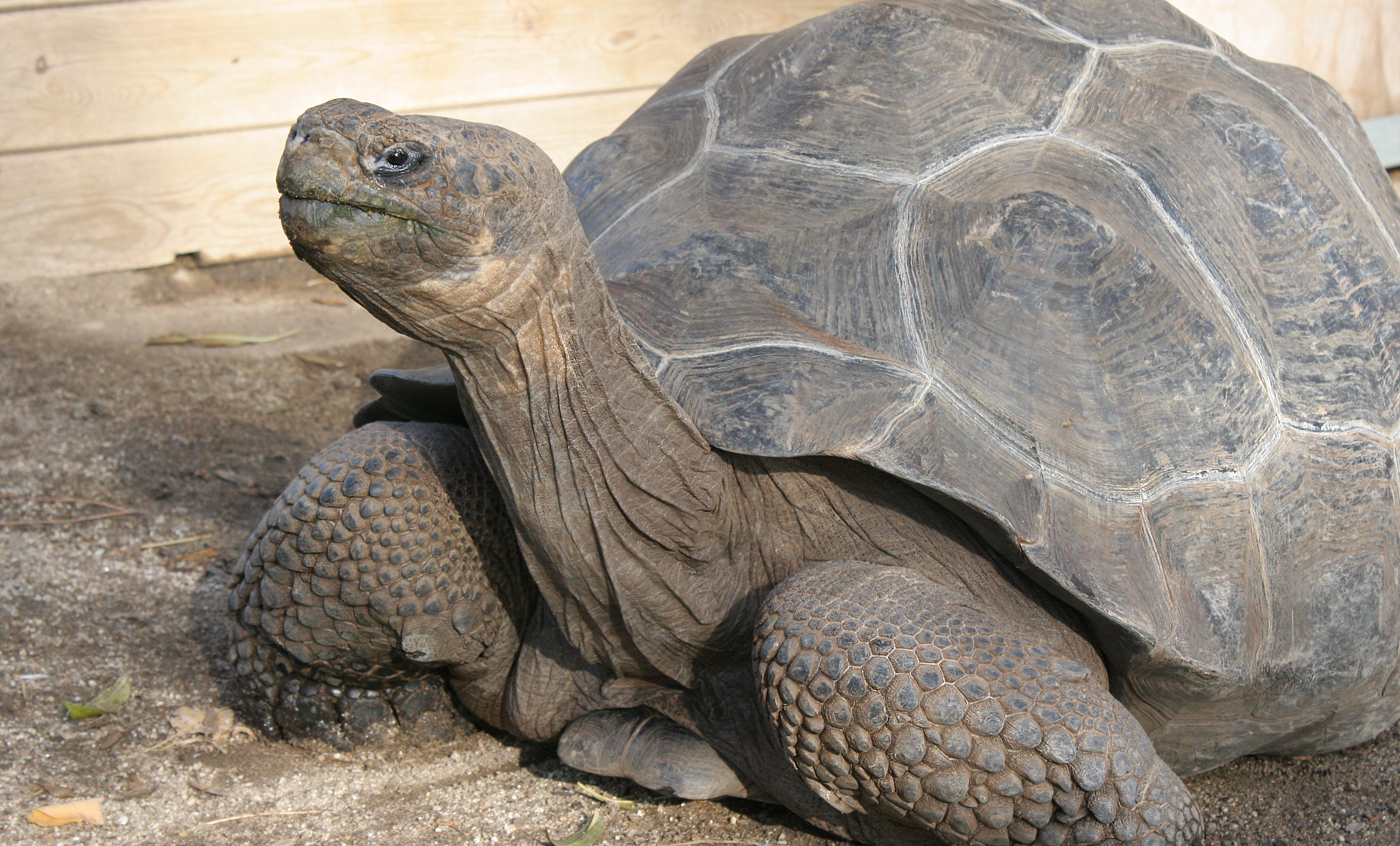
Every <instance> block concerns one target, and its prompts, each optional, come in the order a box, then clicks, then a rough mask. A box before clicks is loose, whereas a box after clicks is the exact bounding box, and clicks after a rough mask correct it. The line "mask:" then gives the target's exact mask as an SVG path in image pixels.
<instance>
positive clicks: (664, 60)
mask: <svg viewBox="0 0 1400 846" xmlns="http://www.w3.org/2000/svg"><path fill="white" fill-rule="evenodd" d="M841 4H842V0H589V2H565V0H239V2H228V0H126V1H125V2H120V0H109V2H83V1H82V0H74V1H73V2H42V1H41V0H0V232H4V233H5V235H4V237H3V238H0V279H23V278H30V277H47V276H58V275H71V274H79V273H91V272H96V271H105V270H120V269H130V268H136V267H146V266H152V265H158V264H164V263H166V262H169V261H170V260H171V259H172V258H173V257H174V256H176V255H178V254H183V253H198V254H199V255H200V257H201V258H202V259H203V260H204V261H210V262H218V261H227V260H232V259H239V258H250V257H256V256H261V255H270V254H274V253H278V252H284V251H285V250H286V247H285V242H284V240H283V238H282V234H281V231H280V227H279V226H278V224H277V219H276V197H275V191H274V189H273V187H272V184H271V182H272V174H273V171H274V169H275V165H276V160H277V157H278V155H279V154H280V152H281V146H282V141H283V139H284V138H285V134H286V127H287V126H288V125H289V124H290V123H291V121H292V120H293V119H294V118H295V117H296V115H297V114H298V113H300V112H301V110H303V109H304V108H306V107H307V106H309V105H312V104H315V103H318V102H321V101H323V100H327V99H330V98H332V97H337V96H353V97H356V98H358V99H363V100H369V101H372V102H377V103H380V104H381V105H384V106H387V107H389V108H391V109H394V110H396V111H414V112H431V113H436V114H446V115H450V116H453V117H460V118H465V119H470V120H484V121H490V122H493V123H501V124H504V125H507V126H510V127H512V128H514V129H516V130H518V131H520V132H522V133H524V134H526V135H528V136H530V137H531V138H534V139H535V140H536V141H538V142H539V143H541V145H542V146H544V147H545V149H546V150H548V151H549V153H550V154H551V155H552V156H554V158H555V159H556V161H558V162H559V163H560V164H561V165H562V164H564V163H566V162H567V161H568V160H569V159H570V158H571V157H572V156H573V154H574V153H575V152H577V151H578V150H579V149H580V148H581V147H582V146H583V145H585V144H586V143H588V142H589V141H591V140H592V139H594V138H597V137H599V136H601V135H604V134H606V133H607V132H609V131H610V130H611V129H612V128H613V127H614V126H616V125H617V124H618V123H619V122H620V121H621V120H622V119H623V118H625V117H626V116H627V114H629V113H630V112H631V111H632V110H633V109H635V108H636V107H637V106H638V105H639V104H640V103H641V102H642V101H643V100H645V99H646V97H647V96H648V95H649V94H650V92H651V91H652V90H654V89H655V87H656V86H657V85H659V84H660V83H662V82H663V81H665V80H666V79H667V78H668V77H669V76H670V75H671V73H673V72H674V71H675V70H676V69H677V68H678V67H679V66H680V65H681V64H682V63H684V62H685V61H686V60H687V59H688V58H689V57H690V56H692V55H693V54H695V53H696V52H698V51H699V50H700V49H702V48H703V47H705V46H706V45H708V44H710V43H713V42H715V41H718V40H720V39H722V38H726V37H729V36H732V35H738V34H743V33H749V32H766V31H771V30H774V29H780V28H782V27H785V26H788V25H790V24H792V23H795V22H797V21H800V20H804V19H806V18H808V17H812V16H814V15H817V14H821V13H823V12H825V11H827V10H829V9H831V8H834V7H836V6H838V5H841ZM1180 5H1182V6H1183V7H1184V8H1186V9H1187V11H1188V12H1189V13H1191V14H1192V15H1193V16H1195V17H1197V18H1198V19H1200V20H1202V21H1203V22H1205V23H1207V25H1209V26H1212V27H1213V28H1215V29H1216V30H1217V31H1219V32H1221V33H1222V34H1223V35H1224V36H1225V37H1226V38H1227V39H1229V40H1231V41H1233V42H1235V43H1236V44H1237V45H1238V46H1240V47H1241V48H1243V49H1245V50H1246V52H1250V53H1252V54H1254V55H1257V56H1259V57H1261V58H1268V59H1271V60H1275V61H1288V62H1291V63H1294V64H1302V65H1304V66H1306V67H1309V69H1311V70H1313V71H1314V72H1318V73H1320V74H1321V75H1323V76H1324V77H1327V78H1328V79H1329V80H1330V81H1332V82H1333V84H1335V85H1338V87H1339V88H1341V89H1342V90H1343V93H1344V95H1345V96H1347V97H1348V98H1349V101H1350V102H1351V103H1352V105H1353V107H1354V108H1355V109H1357V111H1358V112H1359V113H1360V114H1361V115H1362V116H1363V117H1371V116H1376V115H1382V114H1388V113H1391V112H1400V49H1394V48H1392V49H1390V50H1389V53H1388V54H1387V52H1386V51H1385V50H1384V49H1383V45H1384V43H1385V40H1386V39H1387V37H1388V38H1389V40H1390V41H1391V42H1392V44H1393V43H1395V42H1396V40H1397V36H1400V0H1180ZM1387 62H1388V63H1389V64H1387Z"/></svg>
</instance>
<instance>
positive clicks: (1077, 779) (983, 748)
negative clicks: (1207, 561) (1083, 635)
mask: <svg viewBox="0 0 1400 846" xmlns="http://www.w3.org/2000/svg"><path fill="white" fill-rule="evenodd" d="M1014 631H1016V627H1015V626H1014V625H1006V624H1004V623H1003V622H1002V621H1000V620H998V619H997V618H996V616H995V614H994V613H989V612H988V611H985V610H981V609H975V608H971V607H969V605H968V600H967V599H965V598H962V597H960V596H958V595H957V594H954V593H952V592H951V591H948V590H945V589H944V588H941V587H939V586H938V585H937V584H935V583H934V582H932V581H930V580H929V579H927V578H925V577H924V576H922V575H920V574H918V573H916V572H913V571H910V570H905V569H902V568H897V567H882V566H876V565H871V564H863V563H852V562H839V563H829V564H822V565H818V566H814V567H810V568H808V569H805V570H802V571H800V572H798V573H797V574H795V575H793V576H791V577H789V578H788V579H786V580H785V581H783V582H782V583H781V584H780V585H779V586H778V587H777V588H776V589H775V590H774V591H773V592H772V593H771V594H770V595H769V597H768V598H767V600H766V601H765V604H764V609H763V612H762V615H761V617H760V621H759V624H758V627H757V630H756V634H757V646H756V647H755V660H756V663H757V672H758V685H759V689H760V692H761V695H762V697H763V703H764V710H765V711H766V714H767V716H768V718H769V720H770V721H771V727H772V728H773V729H774V730H776V734H777V741H778V744H779V745H780V746H781V747H782V748H783V749H785V750H786V753H787V755H788V757H789V758H790V759H791V761H792V764H793V765H794V766H795V767H796V769H797V772H798V773H799V774H800V776H801V778H802V780H803V781H804V782H805V783H806V785H807V787H808V788H809V789H810V790H812V791H813V792H814V793H816V794H817V795H818V796H820V797H821V798H822V799H824V800H825V802H826V803H827V804H828V805H830V806H831V807H832V808H834V809H836V810H838V811H842V812H848V813H857V814H866V815H870V816H871V817H881V818H884V819H886V820H890V821H894V822H897V823H900V824H901V825H903V826H908V827H910V828H913V829H924V830H927V831H929V832H931V833H932V834H933V835H935V837H936V839H941V840H945V841H947V842H955V843H963V842H968V841H975V842H978V843H1037V844H1060V843H1132V844H1153V846H1165V845H1166V844H1189V843H1196V842H1199V840H1200V837H1201V833H1202V823H1201V817H1200V814H1199V812H1198V811H1197V809H1196V806H1195V804H1194V803H1193V801H1192V799H1191V797H1190V794H1189V793H1188V792H1187V790H1186V788H1185V786H1184V785H1182V783H1181V780H1180V779H1178V778H1177V776H1176V775H1175V774H1174V773H1173V772H1172V771H1171V770H1170V769H1169V768H1168V767H1167V765H1166V764H1165V763H1163V762H1162V760H1161V759H1160V758H1158V757H1157V755H1156V753H1155V752H1154V751H1153V748H1152V744H1151V741H1149V740H1148V738H1147V735H1146V733H1145V732H1144V731H1143V730H1142V728H1141V726H1140V725H1139V724H1138V722H1137V720H1136V719H1134V717H1133V716H1132V715H1131V714H1130V713H1128V711H1127V710H1126V709H1125V708H1124V707H1123V706H1122V705H1121V704H1119V702H1118V701H1117V700H1116V699H1114V698H1113V696H1112V695H1110V694H1109V692H1108V690H1106V689H1105V688H1103V687H1102V685H1100V684H1099V683H1097V682H1096V681H1095V680H1094V679H1093V678H1092V677H1091V675H1090V673H1089V671H1088V670H1087V669H1086V668H1085V667H1084V666H1083V665H1081V664H1079V663H1077V662H1075V661H1070V660H1068V659H1064V658H1061V657H1059V656H1057V655H1055V654H1054V653H1053V652H1051V651H1050V650H1049V649H1047V648H1045V647H1043V646H1041V645H1039V644H1036V643H1034V642H1031V641H1030V640H1028V639H1026V638H1023V637H1018V636H1016V635H1014V634H1012V632H1014Z"/></svg>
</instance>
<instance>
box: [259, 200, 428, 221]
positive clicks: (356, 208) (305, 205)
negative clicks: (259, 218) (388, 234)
mask: <svg viewBox="0 0 1400 846" xmlns="http://www.w3.org/2000/svg"><path fill="white" fill-rule="evenodd" d="M279 210H280V212H281V215H282V219H283V221H284V222H285V221H286V220H287V219H288V218H289V217H290V218H292V219H295V220H300V221H303V222H305V223H308V224H312V225H316V224H325V223H329V222H331V221H333V220H338V219H339V220H346V221H347V222H350V221H353V220H354V219H355V218H363V219H364V222H370V221H373V220H377V219H378V220H382V219H383V218H394V219H397V220H405V221H409V222H410V223H421V222H422V221H420V220H418V219H417V218H416V217H413V216H411V215H409V214H408V213H407V212H406V211H405V210H403V209H396V208H387V207H385V206H377V205H371V204H368V203H363V202H354V201H350V200H344V199H341V198H332V197H325V196H317V195H315V194H289V193H284V194H282V198H281V201H280V209H279Z"/></svg>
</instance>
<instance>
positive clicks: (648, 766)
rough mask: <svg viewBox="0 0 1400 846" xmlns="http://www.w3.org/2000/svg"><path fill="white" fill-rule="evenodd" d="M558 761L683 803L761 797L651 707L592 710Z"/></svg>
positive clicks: (574, 727)
mask: <svg viewBox="0 0 1400 846" xmlns="http://www.w3.org/2000/svg"><path fill="white" fill-rule="evenodd" d="M559 760H561V761H563V762H564V763H566V764H568V765H569V766H571V767H573V768H574V769H576V770H583V771H584V772H586V773H593V774H594V775H602V776H615V777H621V778H626V779H630V780H632V781H633V782H636V783H637V784H639V785H641V786H642V787H645V788H646V789H648V790H652V791H655V792H657V793H661V794H663V795H666V796H677V797H680V798H682V799H718V798H720V797H722V796H737V797H740V798H749V799H753V798H761V797H758V796H756V795H755V794H754V791H753V790H752V789H751V788H749V787H746V786H745V785H744V783H743V781H741V780H740V778H739V776H738V775H737V774H736V773H735V772H734V770H733V769H732V768H730V766H729V765H728V764H727V763H725V761H724V759H723V758H721V757H720V756H719V755H718V754H717V753H716V752H715V750H714V749H713V748H712V747H711V746H710V744H708V743H706V742H705V741H704V740H702V739H700V738H699V737H698V736H696V735H695V734H694V733H692V732H690V731H689V730H687V729H685V728H684V727H682V726H680V725H678V724H677V723H675V722H673V721H672V720H671V719H670V718H668V717H664V716H662V715H660V714H658V713H656V712H655V711H652V710H649V709H647V708H613V709H606V710H602V711H593V712H590V713H588V714H585V715H584V716H582V717H580V718H578V719H577V720H574V721H573V722H572V723H570V724H569V727H568V728H567V729H565V730H564V734H563V735H562V736H560V738H559Z"/></svg>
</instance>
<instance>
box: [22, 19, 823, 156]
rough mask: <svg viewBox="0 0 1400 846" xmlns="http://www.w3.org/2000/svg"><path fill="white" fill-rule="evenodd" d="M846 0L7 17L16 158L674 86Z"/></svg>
mask: <svg viewBox="0 0 1400 846" xmlns="http://www.w3.org/2000/svg"><path fill="white" fill-rule="evenodd" d="M839 5H841V0H769V2H762V0H706V2H704V3H700V2H693V0H612V2H606V3H601V2H594V3H566V2H562V0H552V2H551V1H550V0H240V2H237V3H230V2H228V0H144V2H135V3H120V4H115V5H98V6H71V7H57V8H49V9H39V10H34V11H24V12H13V13H8V14H3V15H0V114H3V115H5V116H6V117H5V119H4V120H3V121H0V151H6V150H25V151H29V150H37V149H45V148H50V147H62V146H69V145H76V144H92V143H100V142H104V141H115V140H128V139H139V138H158V137H168V136H173V135H182V134H189V133H197V132H208V131H217V130H223V129H230V128H251V127H256V126H270V125H274V124H279V125H280V124H285V123H287V122H289V121H291V120H292V119H293V118H295V117H296V115H297V114H299V113H300V112H301V111H302V110H304V109H305V108H307V107H308V106H311V105H314V104H316V103H320V102H323V101H325V100H328V99H331V98H333V97H354V98H356V99H360V100H368V101H370V102H375V103H379V104H380V105H383V106H385V107H386V108H390V109H393V110H395V111H429V110H440V109H442V108H444V107H447V106H451V105H467V104H478V103H486V102H500V101H506V100H516V99H529V98H535V97H541V96H552V95H559V94H569V93H582V92H598V91H609V90H617V89H627V88H636V87H642V86H651V87H655V86H657V85H660V84H661V83H662V82H665V81H666V80H667V79H668V78H670V76H671V75H672V74H673V73H674V72H675V71H676V70H677V69H678V68H679V67H680V66H681V65H682V64H684V63H685V62H686V61H687V60H688V59H689V58H690V57H691V56H692V55H694V54H695V53H697V52H699V51H700V50H701V49H703V48H704V47H706V46H708V45H710V44H712V43H714V42H715V41H719V40H721V39H724V38H727V37H729V36H732V35H738V34H742V33H750V32H766V31H771V30H775V29H781V28H783V27H786V26H789V25H791V24H794V23H797V22H799V21H801V20H805V19H807V18H810V17H813V16H816V15H819V14H821V13H823V12H825V11H828V10H830V9H832V8H835V7H836V6H839Z"/></svg>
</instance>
